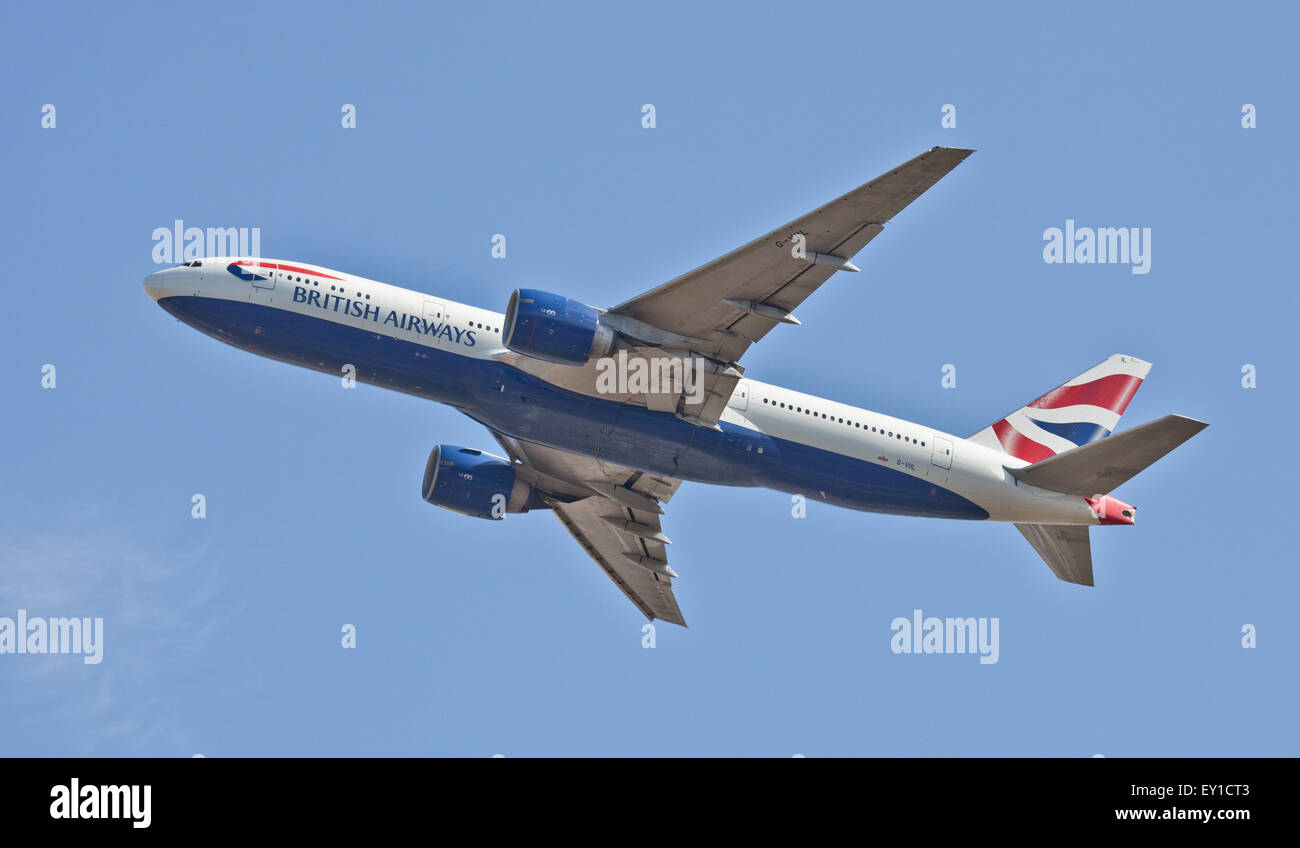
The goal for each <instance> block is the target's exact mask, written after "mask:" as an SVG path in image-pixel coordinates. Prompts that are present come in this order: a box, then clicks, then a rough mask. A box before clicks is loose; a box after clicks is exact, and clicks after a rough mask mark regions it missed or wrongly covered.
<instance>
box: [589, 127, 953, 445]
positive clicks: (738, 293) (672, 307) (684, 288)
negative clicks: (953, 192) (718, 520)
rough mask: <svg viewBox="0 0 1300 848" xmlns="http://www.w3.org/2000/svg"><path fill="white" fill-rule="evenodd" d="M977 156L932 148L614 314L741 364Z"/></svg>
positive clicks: (698, 350) (706, 353) (698, 351)
mask: <svg viewBox="0 0 1300 848" xmlns="http://www.w3.org/2000/svg"><path fill="white" fill-rule="evenodd" d="M971 153H974V151H973V150H962V149H958V148H952V147H935V148H932V149H930V150H928V151H926V152H925V153H922V154H921V155H920V156H917V157H916V158H915V159H913V160H911V161H910V162H906V163H904V164H902V165H900V166H898V167H897V168H895V169H894V170H892V171H889V172H888V173H886V174H882V175H881V176H879V177H877V178H876V179H874V180H872V181H871V182H869V183H867V184H866V185H864V186H861V187H859V188H856V189H854V190H853V191H851V192H849V193H848V194H846V195H844V196H843V197H840V198H838V199H837V200H832V201H831V202H830V203H827V204H826V205H825V206H822V207H821V208H820V209H815V210H813V211H812V212H809V213H808V214H807V215H804V216H803V217H802V218H796V219H795V220H793V221H791V222H790V223H788V224H786V225H785V226H783V227H780V228H778V229H775V230H773V231H772V232H770V233H768V234H767V235H765V236H763V237H762V238H759V239H756V240H754V241H752V242H750V243H749V244H747V245H745V246H744V247H741V248H738V249H736V250H733V251H732V252H731V253H728V254H727V255H726V256H723V257H722V258H720V259H715V260H714V261H712V262H710V263H708V264H707V265H704V266H702V267H700V268H696V269H695V270H694V271H691V272H690V273H688V274H685V275H683V276H681V277H678V278H677V279H675V280H672V281H671V282H667V283H664V284H663V285H661V286H659V287H658V288H656V289H654V290H652V291H649V292H646V293H645V294H643V295H641V296H640V297H637V298H633V299H632V300H629V301H628V302H626V303H624V304H621V305H619V306H616V307H614V308H613V309H612V310H610V311H611V312H612V313H615V314H618V315H625V316H628V317H629V318H633V319H636V320H637V321H641V322H644V323H645V324H649V325H652V326H654V327H658V328H662V329H664V330H669V331H671V332H673V333H677V334H680V335H682V336H685V337H690V338H691V339H693V340H696V341H695V343H693V344H691V345H689V346H690V349H691V352H692V353H696V354H701V355H704V356H708V357H711V358H713V359H715V360H718V361H720V362H722V363H728V364H731V365H734V364H735V363H736V361H737V360H739V359H740V356H741V354H743V353H744V352H745V350H747V349H748V348H749V346H750V345H751V344H753V343H754V342H756V341H758V340H759V339H761V338H763V336H765V335H767V332H768V331H769V330H771V329H772V328H773V327H775V326H776V325H777V324H779V323H798V322H797V321H793V320H791V318H790V313H791V312H793V311H794V309H795V307H797V306H799V304H801V303H803V302H804V300H805V299H806V298H807V297H808V296H809V295H811V294H812V293H813V292H815V291H816V290H817V288H818V287H819V286H821V284H822V283H824V282H826V280H827V279H828V278H829V277H830V276H831V274H833V273H835V271H837V270H845V271H856V270H857V268H855V267H854V266H853V265H852V264H851V263H850V262H849V261H848V260H849V259H851V258H852V257H853V256H854V254H856V253H857V252H858V251H860V250H861V249H862V248H863V247H865V246H866V244H867V242H869V241H871V240H872V239H873V238H875V237H876V235H877V234H879V233H880V231H881V229H882V228H883V227H884V225H885V224H886V223H888V222H889V221H890V219H892V218H893V217H894V216H895V215H897V214H898V213H899V212H901V211H902V210H903V209H904V208H906V207H907V205H908V204H909V203H911V202H912V201H913V200H915V199H916V198H917V197H919V196H920V195H921V194H922V193H923V192H924V191H925V190H926V189H928V188H930V186H932V185H934V184H935V183H936V182H938V181H939V180H940V179H941V178H942V177H943V176H944V175H945V174H947V173H948V172H949V171H951V170H952V169H953V168H955V167H957V165H958V164H960V163H961V161H962V160H963V159H965V158H966V157H967V156H969V155H970V154H971ZM798 236H802V253H801V255H796V253H797V251H796V250H795V248H796V246H797V244H798V239H797V237H798ZM734 382H735V381H733V382H732V385H733V387H734ZM727 395H728V397H729V396H730V391H727ZM726 400H727V398H723V399H722V405H725V404H726ZM706 405H707V402H706ZM718 414H721V405H720V406H718ZM704 417H707V416H704ZM713 419H714V421H716V416H713Z"/></svg>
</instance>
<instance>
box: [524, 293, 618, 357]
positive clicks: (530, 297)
mask: <svg viewBox="0 0 1300 848" xmlns="http://www.w3.org/2000/svg"><path fill="white" fill-rule="evenodd" d="M600 315H601V313H600V310H598V309H596V308H594V307H591V306H587V305H586V304H585V303H579V302H578V301H576V300H573V299H572V298H568V297H562V296H561V295H558V294H552V293H551V292H545V291H541V290H539V289H515V291H514V293H512V294H511V295H510V304H509V305H508V306H507V307H506V318H505V326H504V327H503V328H502V330H503V333H502V338H503V340H504V343H505V346H506V347H507V348H509V349H510V350H512V351H514V352H515V353H518V354H521V355H523V356H529V357H532V358H533V359H540V360H543V361H544V362H555V363H558V364H560V365H584V364H586V363H587V362H588V361H590V360H591V359H592V358H593V357H597V356H604V355H605V354H607V353H609V352H610V351H611V350H613V348H614V331H613V330H611V329H610V328H609V327H607V326H605V325H604V324H603V323H601V320H600Z"/></svg>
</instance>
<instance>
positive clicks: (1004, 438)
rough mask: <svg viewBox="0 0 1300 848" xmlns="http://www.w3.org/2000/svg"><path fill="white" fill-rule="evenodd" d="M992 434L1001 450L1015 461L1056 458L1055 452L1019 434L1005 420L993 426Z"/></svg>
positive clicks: (1036, 460)
mask: <svg viewBox="0 0 1300 848" xmlns="http://www.w3.org/2000/svg"><path fill="white" fill-rule="evenodd" d="M993 433H994V434H995V435H996V436H997V437H998V441H999V442H1001V443H1002V449H1003V450H1004V451H1006V452H1007V453H1009V454H1011V455H1012V456H1014V457H1015V458H1016V459H1023V460H1024V461H1025V462H1030V463H1033V462H1038V461H1039V460H1042V459H1047V458H1048V457H1049V456H1056V451H1054V450H1052V449H1051V448H1049V447H1047V446H1046V445H1040V444H1039V443H1038V442H1035V441H1034V440H1033V439H1031V438H1029V437H1028V436H1025V435H1022V434H1021V433H1019V432H1018V431H1017V430H1016V428H1014V427H1012V426H1011V425H1010V424H1008V423H1007V419H1005V418H1003V419H1002V420H1001V421H999V422H997V423H996V424H994V425H993Z"/></svg>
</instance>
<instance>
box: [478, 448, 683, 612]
mask: <svg viewBox="0 0 1300 848" xmlns="http://www.w3.org/2000/svg"><path fill="white" fill-rule="evenodd" d="M493 436H495V437H496V439H497V441H498V442H499V443H500V444H501V446H502V447H503V448H505V450H506V453H507V454H508V455H509V456H510V458H511V459H512V460H514V462H515V463H516V464H517V466H518V471H519V473H521V474H522V475H523V476H524V477H525V479H528V480H529V482H531V483H532V484H533V485H534V487H536V488H537V489H538V491H539V492H540V493H541V496H542V499H543V500H544V501H545V502H546V504H547V505H548V506H549V507H551V509H552V511H553V512H554V513H555V515H556V517H557V518H559V519H560V523H562V524H563V525H564V527H565V529H566V530H568V531H569V533H570V534H572V535H573V538H574V539H576V540H577V542H578V544H579V545H581V546H582V549H583V550H584V551H586V552H587V555H588V556H590V557H591V558H592V559H593V560H595V561H596V564H597V565H599V566H600V567H601V570H603V571H604V572H605V574H606V575H607V576H608V577H609V579H610V580H612V581H614V585H615V586H617V587H618V588H619V590H620V591H622V592H623V594H624V595H626V596H627V597H628V600H630V601H631V602H632V603H633V604H634V605H635V606H636V608H637V609H638V610H640V611H641V613H642V614H643V615H644V616H645V617H646V618H648V619H651V620H653V619H662V620H663V621H667V622H670V623H672V624H680V625H681V626H683V627H685V626H686V620H685V619H684V618H683V617H682V611H681V609H680V608H679V607H678V606H677V598H676V597H675V596H674V595H673V577H675V576H676V575H675V574H674V573H673V571H672V569H671V568H669V566H668V555H667V546H668V538H667V537H666V536H665V535H664V534H663V530H662V528H661V526H660V522H659V518H660V515H662V513H663V507H662V504H663V503H666V502H667V501H668V499H669V498H671V497H672V496H673V493H674V492H676V490H677V487H678V486H679V485H681V481H680V480H673V479H670V478H664V477H659V476H656V475H653V474H648V473H645V472H642V471H635V470H632V469H630V468H623V467H621V466H616V465H610V464H609V463H605V462H601V461H599V460H597V459H595V458H594V457H588V456H581V455H578V454H572V453H568V452H567V451H561V450H557V449H555V448H550V447H546V446H544V445H539V444H535V443H533V442H525V441H521V440H519V439H513V438H511V437H509V436H505V435H503V434H501V433H497V432H495V431H494V432H493Z"/></svg>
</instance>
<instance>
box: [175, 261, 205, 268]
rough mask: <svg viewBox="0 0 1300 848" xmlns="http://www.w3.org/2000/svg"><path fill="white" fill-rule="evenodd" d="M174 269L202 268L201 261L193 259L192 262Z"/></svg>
mask: <svg viewBox="0 0 1300 848" xmlns="http://www.w3.org/2000/svg"><path fill="white" fill-rule="evenodd" d="M176 267H177V268H201V267H203V260H202V259H195V260H194V261H193V262H185V263H183V264H181V265H177V266H176Z"/></svg>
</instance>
